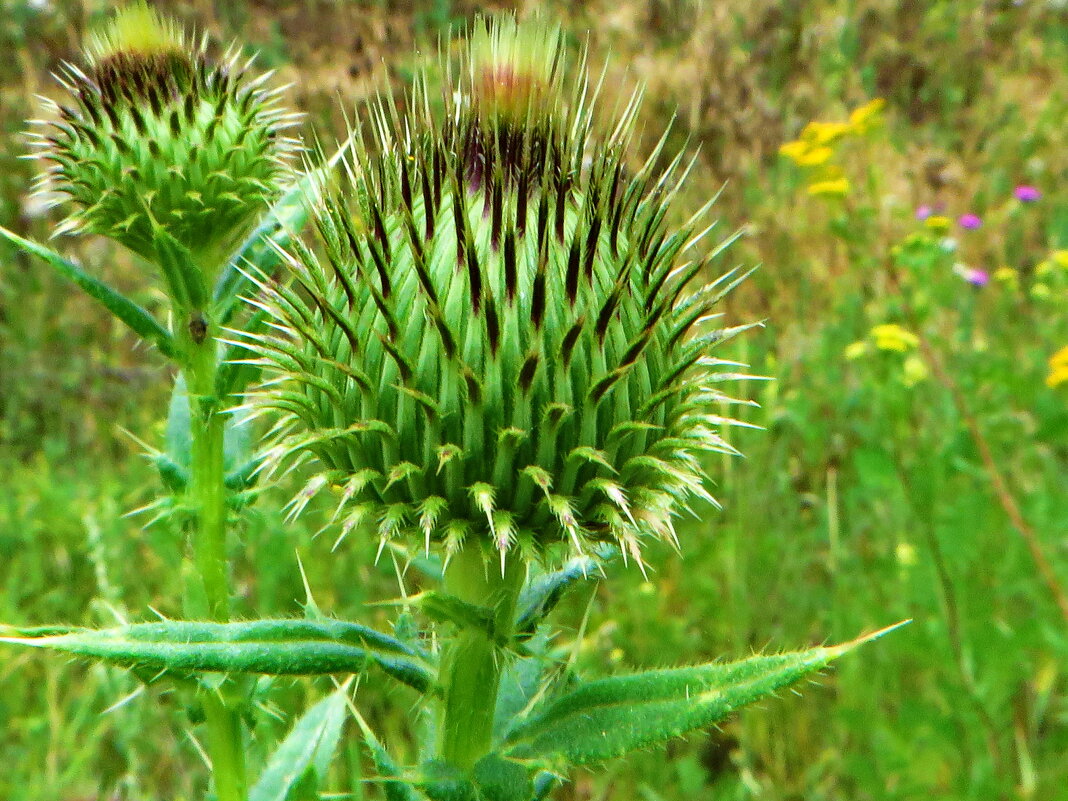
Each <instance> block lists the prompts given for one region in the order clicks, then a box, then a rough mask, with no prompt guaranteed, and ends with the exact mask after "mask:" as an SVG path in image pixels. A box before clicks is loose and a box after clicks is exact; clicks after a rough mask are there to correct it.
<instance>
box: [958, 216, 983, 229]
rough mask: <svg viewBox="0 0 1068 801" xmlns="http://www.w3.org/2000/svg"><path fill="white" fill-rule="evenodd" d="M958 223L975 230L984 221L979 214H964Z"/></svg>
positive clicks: (962, 226)
mask: <svg viewBox="0 0 1068 801" xmlns="http://www.w3.org/2000/svg"><path fill="white" fill-rule="evenodd" d="M957 224H958V225H960V227H961V228H967V229H968V230H969V231H974V230H975V229H976V228H979V227H981V226H982V224H983V221H982V220H981V219H979V215H978V214H962V215H961V216H960V219H959V220H957Z"/></svg>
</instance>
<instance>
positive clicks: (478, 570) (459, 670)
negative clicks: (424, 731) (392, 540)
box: [438, 543, 526, 771]
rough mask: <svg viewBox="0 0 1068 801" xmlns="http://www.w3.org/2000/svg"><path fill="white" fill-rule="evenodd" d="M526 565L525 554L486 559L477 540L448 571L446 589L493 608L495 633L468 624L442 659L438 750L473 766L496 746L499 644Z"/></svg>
mask: <svg viewBox="0 0 1068 801" xmlns="http://www.w3.org/2000/svg"><path fill="white" fill-rule="evenodd" d="M525 574H526V569H525V565H524V563H523V561H522V560H521V559H512V560H510V561H509V562H508V563H507V565H506V567H505V569H504V570H503V571H502V570H500V569H498V568H497V566H496V565H495V564H494V563H493V561H492V560H486V559H485V558H484V556H483V553H482V549H481V548H480V547H479V546H478V544H477V543H474V544H471V545H469V546H467V547H466V548H462V549H461V550H460V551H459V553H457V554H456V555H455V556H453V557H452V559H451V560H450V561H449V565H448V568H447V569H446V571H445V591H446V592H448V593H449V594H451V595H454V596H456V597H457V598H460V599H461V600H464V601H467V602H468V603H472V604H476V605H478V606H481V607H484V608H487V609H491V610H493V613H494V634H495V635H496V637H491V635H490V633H489V632H486V631H483V630H480V629H475V628H466V629H462V630H460V631H459V632H457V634H456V638H455V639H454V640H453V641H452V642H451V643H450V644H449V645H448V646H447V650H446V653H445V656H444V659H443V660H442V669H441V676H442V688H443V691H444V700H443V703H442V711H443V714H442V717H441V728H440V730H439V733H438V734H439V738H438V753H439V756H440V757H441V758H442V759H444V760H445V761H446V762H448V763H449V764H450V765H452V766H453V767H455V768H459V769H460V770H462V771H469V770H470V769H471V768H472V767H473V766H474V764H475V763H476V762H477V761H478V760H479V759H480V758H481V757H483V756H485V755H486V754H487V753H489V751H490V748H491V746H492V735H493V716H494V712H495V710H496V707H497V691H498V688H499V687H500V680H501V671H502V669H503V667H504V659H505V658H506V657H505V654H504V653H503V652H502V651H501V650H500V647H499V644H500V643H503V642H507V640H508V638H510V637H511V636H512V628H513V621H514V619H515V606H516V600H517V598H518V597H519V591H520V590H521V589H522V586H523V580H524V577H525Z"/></svg>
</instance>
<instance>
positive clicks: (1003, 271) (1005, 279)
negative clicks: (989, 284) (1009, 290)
mask: <svg viewBox="0 0 1068 801" xmlns="http://www.w3.org/2000/svg"><path fill="white" fill-rule="evenodd" d="M1019 277H1020V275H1019V273H1017V272H1016V270H1014V269H1013V268H1012V267H998V268H997V269H996V270H994V280H995V281H998V282H999V283H1002V284H1009V283H1013V282H1015V281H1016V280H1018V279H1019Z"/></svg>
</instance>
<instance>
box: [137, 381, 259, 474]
mask: <svg viewBox="0 0 1068 801" xmlns="http://www.w3.org/2000/svg"><path fill="white" fill-rule="evenodd" d="M189 416H190V409H189V394H188V392H187V391H186V383H185V377H184V375H183V374H182V373H179V374H178V375H177V377H176V378H175V379H174V389H173V390H172V391H171V399H170V404H169V406H168V408H167V428H166V433H165V436H164V439H165V442H166V459H164V460H160V461H157V465H158V466H159V467H160V472H161V474H163V478H164V481H165V482H167V486H168V487H171V486H172V485H175V484H176V483H177V484H178V485H180V486H183V487H184V485H185V481H186V480H188V476H189V466H190V463H191V461H192V458H193V457H192V448H193V440H192V437H191V435H190V428H189ZM258 464H259V460H258V457H256V456H255V454H254V453H253V445H252V425H251V423H249V422H248V421H247V420H240V421H239V420H238V419H237V418H236V417H235V416H234V415H232V414H227V415H226V416H225V418H224V420H223V469H224V470H225V471H226V486H227V488H228V489H230V490H231V491H235V492H240V491H242V490H245V489H248V488H249V487H250V486H252V483H253V481H252V479H253V476H252V474H253V473H254V472H255V468H256V467H257V465H258Z"/></svg>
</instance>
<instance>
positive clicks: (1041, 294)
mask: <svg viewBox="0 0 1068 801" xmlns="http://www.w3.org/2000/svg"><path fill="white" fill-rule="evenodd" d="M1052 295H1053V293H1052V292H1051V291H1050V288H1049V286H1048V285H1046V284H1042V283H1039V284H1033V285H1032V286H1031V297H1032V298H1034V299H1035V300H1049V299H1050V297H1051V296H1052Z"/></svg>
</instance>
